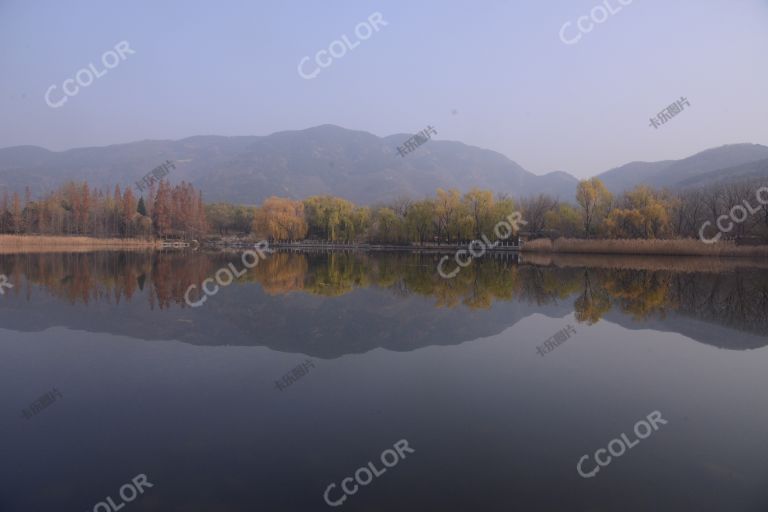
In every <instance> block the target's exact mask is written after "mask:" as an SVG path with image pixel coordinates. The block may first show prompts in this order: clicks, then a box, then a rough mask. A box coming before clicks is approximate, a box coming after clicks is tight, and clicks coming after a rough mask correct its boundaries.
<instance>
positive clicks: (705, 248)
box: [0, 235, 768, 258]
mask: <svg viewBox="0 0 768 512" xmlns="http://www.w3.org/2000/svg"><path fill="white" fill-rule="evenodd" d="M250 245H251V242H246V241H242V242H235V243H225V244H216V243H214V244H211V243H209V242H208V243H207V242H206V241H203V243H202V244H201V245H200V247H202V248H214V249H221V248H231V249H238V248H240V247H249V246H250ZM167 247H169V246H167ZM163 248H165V247H164V241H163V240H161V239H157V240H147V239H140V238H93V237H87V236H38V235H0V254H7V253H18V252H57V251H64V252H68V251H77V252H86V251H96V250H152V249H154V250H156V249H163ZM174 248H176V247H174ZM178 248H181V249H184V248H188V247H178ZM270 248H272V249H276V250H281V251H296V252H315V251H317V252H326V251H362V252H414V253H432V254H452V253H455V252H456V251H460V250H467V248H468V244H442V245H437V244H431V243H430V244H425V245H415V244H414V245H395V244H376V243H347V242H338V243H318V242H274V243H272V244H270ZM485 250H486V252H487V253H488V254H496V255H499V254H501V255H536V256H557V255H571V256H579V255H583V256H590V255H592V256H617V255H623V256H642V257H646V256H652V257H672V258H678V257H684V258H691V257H707V258H768V245H749V246H739V245H736V244H735V243H733V242H728V241H723V242H717V243H716V244H705V243H703V242H701V241H699V240H693V239H673V240H663V239H653V240H645V239H566V238H558V239H556V240H554V242H553V241H551V240H550V239H548V238H540V239H537V240H533V241H531V242H525V243H523V244H522V245H516V244H512V243H504V244H503V245H498V246H496V247H493V248H488V247H486V248H485Z"/></svg>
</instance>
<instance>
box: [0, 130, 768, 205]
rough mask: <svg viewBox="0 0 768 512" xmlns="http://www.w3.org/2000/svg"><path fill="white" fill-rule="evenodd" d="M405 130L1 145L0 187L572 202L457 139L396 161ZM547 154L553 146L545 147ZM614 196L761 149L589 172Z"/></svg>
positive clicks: (734, 170)
mask: <svg viewBox="0 0 768 512" xmlns="http://www.w3.org/2000/svg"><path fill="white" fill-rule="evenodd" d="M410 136H411V135H410V134H395V135H390V136H387V137H377V136H375V135H373V134H370V133H367V132H363V131H354V130H347V129H345V128H341V127H338V126H333V125H323V126H317V127H314V128H309V129H306V130H299V131H285V132H278V133H274V134H272V135H267V136H239V137H224V136H213V135H211V136H196V137H189V138H186V139H182V140H178V141H156V140H146V141H139V142H132V143H127V144H116V145H112V146H104V147H89V148H77V149H70V150H67V151H60V152H53V151H49V150H47V149H44V148H41V147H37V146H15V147H10V148H4V149H0V191H2V190H8V191H10V192H13V191H16V192H19V193H22V192H23V191H24V189H25V187H26V186H29V187H30V189H31V192H32V194H33V197H36V196H37V195H38V194H41V193H44V192H46V191H49V190H52V189H54V188H55V187H57V186H58V185H60V184H62V183H65V182H67V181H70V180H75V181H82V180H87V181H88V182H89V183H90V184H91V185H92V186H95V187H107V186H114V185H118V184H119V185H120V186H121V187H122V188H125V187H128V186H133V184H134V182H136V181H138V180H140V179H141V177H142V176H144V175H145V174H146V173H148V172H149V171H150V170H152V169H153V168H155V167H156V166H158V165H159V164H160V163H162V162H163V161H164V160H172V161H174V162H176V169H173V170H171V174H170V176H169V179H170V181H171V182H174V183H175V182H179V181H181V180H185V181H188V182H191V183H192V184H193V185H195V187H197V188H199V189H201V190H202V191H203V194H204V196H205V199H206V201H208V202H212V201H226V202H232V203H241V204H257V203H260V202H261V201H262V200H263V199H264V198H266V197H269V196H272V195H278V196H286V197H292V198H305V197H308V196H311V195H316V194H332V195H336V196H341V197H344V198H347V199H350V200H352V201H354V202H356V203H359V204H373V203H376V202H381V201H387V200H391V199H394V198H397V197H400V196H409V197H414V198H419V197H423V196H425V195H432V194H434V191H435V190H436V189H437V188H438V187H442V188H457V189H459V190H461V191H466V190H469V189H470V188H472V187H479V188H485V189H492V190H494V191H497V192H504V193H507V194H509V195H510V196H512V197H521V196H528V195H535V194H539V193H545V194H551V195H553V196H557V197H559V198H560V199H562V200H567V201H573V198H574V193H575V190H576V184H577V182H578V180H577V179H576V178H575V177H573V176H571V175H570V174H568V173H566V172H560V171H556V172H551V173H548V174H545V175H536V174H533V173H531V172H529V171H527V170H525V169H524V168H523V167H521V166H520V165H518V164H517V163H516V162H514V161H513V160H510V159H509V158H507V157H506V156H504V155H502V154H500V153H497V152H495V151H491V150H488V149H482V148H478V147H474V146H468V145H466V144H463V143H461V142H455V141H443V140H430V141H428V142H427V143H424V144H422V145H421V146H419V147H418V148H417V149H416V150H415V151H413V152H411V153H408V154H407V155H406V156H405V157H401V156H400V155H399V154H398V152H397V147H398V146H400V145H402V144H403V142H404V141H405V140H407V139H408V138H409V137H410ZM553 150H554V149H553ZM597 175H598V177H600V178H601V179H602V180H603V181H604V182H605V183H606V186H608V188H609V189H610V190H611V191H613V192H621V191H622V190H624V189H628V188H631V187H633V186H635V185H637V184H641V183H643V184H648V185H651V186H654V187H669V188H678V187H696V186H702V185H707V184H710V183H714V182H720V181H723V180H729V179H740V178H755V177H766V176H768V147H766V146H762V145H758V144H734V145H727V146H722V147H719V148H713V149H709V150H706V151H703V152H701V153H698V154H696V155H693V156H690V157H688V158H685V159H682V160H668V161H662V162H632V163H628V164H626V165H623V166H621V167H617V168H615V169H611V170H609V171H606V172H604V173H600V174H597Z"/></svg>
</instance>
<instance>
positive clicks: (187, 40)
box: [0, 0, 768, 177]
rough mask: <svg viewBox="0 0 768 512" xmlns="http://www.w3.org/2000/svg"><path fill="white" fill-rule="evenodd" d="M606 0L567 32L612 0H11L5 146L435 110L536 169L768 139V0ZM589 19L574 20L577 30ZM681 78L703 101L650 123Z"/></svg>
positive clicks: (587, 171)
mask: <svg viewBox="0 0 768 512" xmlns="http://www.w3.org/2000/svg"><path fill="white" fill-rule="evenodd" d="M623 1H624V2H627V1H628V0H623ZM606 2H608V4H609V5H610V6H611V8H612V9H613V10H616V9H618V8H621V10H620V11H619V12H617V13H616V14H613V15H609V16H608V19H607V20H606V21H605V22H604V23H602V24H599V25H596V26H595V27H594V29H593V30H592V31H591V32H589V33H586V34H583V36H582V38H581V40H580V41H578V43H576V44H573V45H566V44H564V43H563V42H562V41H561V39H560V35H559V33H560V30H561V27H562V26H563V24H564V23H565V22H567V21H569V20H573V21H574V22H575V21H576V20H577V18H578V17H579V16H582V15H588V14H589V13H590V10H591V9H592V8H593V7H594V6H596V5H599V4H600V2H599V1H598V0H526V1H523V0H485V1H478V0H474V1H471V2H470V1H468V0H467V1H461V2H460V1H454V0H450V1H436V0H435V1H420V2H413V1H405V0H388V1H379V2H365V1H361V0H349V1H337V0H333V1H325V2H318V1H310V0H306V1H301V2H300V1H286V0H274V1H262V0H258V1H242V2H241V1H225V0H222V1H210V2H193V1H183V2H182V1H178V2H175V1H157V0H154V1H147V2H144V1H131V2H111V1H104V0H100V1H66V2H62V1H35V2H31V1H29V0H12V1H9V0H0V119H2V122H1V123H0V147H6V146H14V145H21V144H33V145H39V146H43V147H46V148H49V149H54V150H60V149H67V148H71V147H81V146H96V145H107V144H115V143H123V142H131V141H136V140H143V139H180V138H183V137H188V136H192V135H208V134H216V135H266V134H269V133H273V132H275V131H281V130H293V129H303V128H307V127H310V126H315V125H319V124H326V123H331V124H336V125H340V126H343V127H346V128H351V129H359V130H365V131H369V132H371V133H374V134H376V135H380V136H385V135H390V134H393V133H402V132H410V133H415V132H417V131H419V130H422V129H423V128H425V127H426V126H427V125H432V126H434V127H435V128H436V129H437V132H438V135H437V136H436V138H437V139H448V140H459V141H462V142H465V143H467V144H472V145H477V146H480V147H484V148H489V149H493V150H496V151H499V152H501V153H503V154H505V155H507V156H508V157H510V158H512V159H513V160H515V161H516V162H518V163H519V164H520V165H522V166H523V167H525V168H526V169H528V170H530V171H532V172H535V173H537V174H541V173H544V172H548V171H552V170H564V171H568V172H571V173H573V174H575V175H576V176H579V177H584V176H589V175H593V174H596V173H598V172H602V171H604V170H607V169H609V168H611V167H614V166H616V165H620V164H623V163H626V162H629V161H633V160H662V159H668V158H681V157H685V156H688V155H690V154H693V153H695V152H698V151H700V150H703V149H706V148H709V147H713V146H719V145H722V144H729V143H737V142H754V143H761V144H768V123H766V121H767V120H768V101H767V100H766V92H767V91H768V65H766V62H768V61H767V60H766V55H768V52H767V50H768V0H673V1H670V0H634V2H631V4H630V5H628V6H624V7H622V6H621V3H620V1H619V0H606ZM377 11H378V12H380V13H381V14H382V17H383V19H384V20H385V21H386V22H387V25H386V26H384V27H380V31H378V32H375V33H374V34H373V35H372V36H371V37H370V38H369V39H367V40H364V41H359V42H360V44H359V46H357V47H356V48H355V49H354V50H352V51H348V52H347V54H346V55H344V56H343V57H340V58H338V59H334V60H333V62H332V64H331V65H330V66H328V67H327V68H325V69H322V70H321V72H320V73H319V74H318V75H317V76H316V77H315V78H314V79H312V80H305V79H302V78H301V77H300V76H299V74H298V71H297V66H298V64H299V61H300V60H301V58H302V57H304V56H310V57H311V58H312V60H314V55H315V54H316V53H317V52H318V51H319V50H323V49H327V48H328V46H329V45H330V43H331V42H332V41H334V40H336V39H339V38H340V36H342V35H347V36H348V39H349V40H350V41H351V42H352V44H354V43H355V42H357V41H358V39H357V37H356V36H355V26H356V25H357V24H358V23H360V22H362V21H365V19H366V18H367V17H368V16H369V15H370V14H372V13H374V12H377ZM597 17H598V18H599V17H601V14H600V13H599V12H597ZM578 34H579V31H578V29H577V28H575V23H574V25H572V26H569V27H568V29H567V30H566V32H565V37H567V38H574V37H577V35H578ZM120 41H128V43H129V45H130V48H131V49H133V50H134V51H135V53H134V54H132V55H126V59H125V60H123V61H121V62H120V63H119V64H118V65H117V66H116V67H114V68H113V69H110V70H108V72H107V73H106V74H104V75H103V76H101V77H100V78H97V79H95V80H94V81H93V83H92V84H90V86H88V87H82V88H80V90H79V91H78V93H77V94H76V95H74V96H72V97H69V99H68V100H67V103H65V104H64V105H62V106H61V107H60V108H50V107H49V106H48V105H47V104H46V101H45V99H44V95H45V92H46V90H47V89H48V88H49V86H51V85H56V86H57V89H55V91H54V93H53V94H52V97H53V99H54V101H58V100H59V99H60V98H63V97H64V96H63V94H62V92H61V87H62V83H63V82H64V80H66V79H69V78H73V77H74V76H75V74H76V73H77V71H78V70H80V69H82V68H84V67H87V66H88V64H89V63H92V62H93V63H94V65H95V68H96V69H97V71H99V72H100V73H101V72H103V70H104V69H105V68H104V65H103V64H102V62H101V58H102V54H104V53H105V52H106V51H108V50H110V49H111V48H113V47H114V45H115V44H116V43H118V42H120ZM337 52H338V47H337ZM305 66H306V67H305V69H306V70H307V72H311V71H314V70H315V69H317V65H316V64H314V63H312V62H307V63H306V64H305ZM85 79H86V78H85V75H83V80H85ZM681 96H685V97H686V98H687V99H688V100H689V102H690V104H691V106H690V107H688V108H686V110H685V111H684V112H682V113H681V114H679V115H678V116H677V117H675V118H673V119H672V120H671V121H669V122H668V123H667V124H665V125H663V126H661V127H660V128H659V129H656V130H655V129H653V128H651V127H650V126H649V124H650V120H649V118H650V117H652V116H654V115H656V114H657V113H658V112H659V111H661V110H662V109H664V108H665V107H667V106H668V105H669V104H671V103H673V102H674V101H675V100H678V99H679V98H680V97H681ZM454 111H455V112H454Z"/></svg>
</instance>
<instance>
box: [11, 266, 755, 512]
mask: <svg viewBox="0 0 768 512" xmlns="http://www.w3.org/2000/svg"><path fill="white" fill-rule="evenodd" d="M437 260H438V257H437V256H432V255H413V254H352V253H346V254H342V253H335V254H295V253H276V254H272V255H270V256H269V257H268V259H267V260H266V261H262V262H261V263H260V264H259V265H258V266H257V267H256V268H254V269H252V270H250V271H248V272H247V273H246V274H245V275H243V276H242V277H241V278H240V279H238V280H236V281H235V282H234V283H233V284H232V285H231V286H227V287H223V288H221V289H220V290H219V292H218V293H217V294H216V295H214V296H211V297H209V298H208V300H207V302H205V304H203V305H202V307H197V308H191V307H189V306H187V305H186V304H185V301H184V298H183V296H184V293H185V291H186V290H187V289H188V287H189V286H190V285H191V284H198V285H199V284H200V283H201V282H202V281H203V280H204V279H205V278H207V277H209V276H212V275H214V273H215V272H216V271H217V270H218V269H220V268H222V267H225V266H226V265H227V264H228V263H233V265H234V266H235V267H236V268H242V265H241V263H239V261H240V259H239V255H238V254H237V253H216V254H205V253H196V252H177V253H143V252H124V253H118V252H102V253H82V254H28V255H13V254H10V255H8V254H6V255H0V273H2V274H6V275H7V276H8V277H9V280H10V282H11V283H13V284H14V288H13V289H11V290H8V289H5V290H4V291H5V293H4V295H2V296H0V375H1V376H2V383H3V386H1V387H0V429H1V430H2V434H3V435H2V440H3V442H2V444H0V458H1V460H2V464H0V482H1V483H0V511H2V512H46V511H73V512H84V511H87V510H94V507H95V506H97V504H98V503H99V502H102V501H104V500H105V498H106V497H108V496H110V497H112V498H113V501H114V502H115V503H116V505H117V507H120V505H121V500H120V499H119V497H118V489H120V487H121V486H122V485H124V484H125V483H127V482H129V481H130V480H131V478H133V477H134V476H136V475H138V474H145V475H147V479H148V481H149V482H151V483H152V484H153V487H152V488H145V489H144V490H145V493H144V494H143V495H141V496H139V497H138V498H137V499H135V500H133V501H132V502H130V503H127V504H124V508H122V510H123V512H134V511H135V512H139V511H163V512H166V511H184V512H197V511H217V512H235V511H248V512H253V511H255V510H263V511H275V512H282V511H286V512H287V511H322V510H332V509H334V508H332V507H331V506H329V505H328V504H327V503H326V502H325V500H324V498H323V494H324V492H325V491H326V489H327V488H328V486H329V485H330V484H333V483H335V484H336V487H335V488H333V490H332V492H331V493H330V496H331V497H332V499H333V500H338V499H340V498H341V497H342V496H344V493H343V491H341V490H340V489H341V487H340V485H341V482H342V481H343V480H344V479H345V478H347V477H352V476H354V474H355V471H356V470H357V469H358V468H361V467H364V466H366V465H367V463H368V462H369V461H374V462H375V466H376V467H379V468H381V467H383V466H382V463H381V462H380V460H381V459H380V456H381V454H382V452H384V451H385V450H386V449H388V448H392V447H393V445H394V444H395V443H396V442H398V441H400V440H406V441H407V442H408V446H409V447H410V448H412V450H413V452H412V453H406V454H405V458H401V459H400V460H399V462H398V463H397V464H396V465H395V466H393V467H391V468H389V469H387V470H386V472H384V473H382V474H381V475H380V476H379V477H374V478H373V481H372V482H371V483H370V484H369V485H367V486H361V487H360V488H359V489H358V490H357V491H356V492H355V494H354V495H350V496H348V497H347V499H346V500H345V501H344V502H343V504H341V505H340V506H339V507H336V508H335V510H346V511H395V510H396V511H411V510H412V511H427V510H440V511H474V510H483V511H510V510H520V511H526V512H530V511H539V510H540V511H560V510H562V511H687V510H691V511H693V510H695V511H709V510H712V511H729V512H737V511H755V512H757V511H765V510H768V485H767V484H768V457H766V453H768V394H766V391H765V390H766V389H768V350H767V349H766V345H767V344H768V337H766V335H768V315H767V314H766V313H768V270H766V265H764V264H762V263H760V262H757V263H754V264H752V263H748V262H738V263H727V262H718V261H710V260H673V261H660V260H658V259H650V258H645V259H643V258H634V259H632V258H629V259H627V258H559V259H554V260H551V259H547V258H540V257H539V258H532V259H531V258H524V259H523V261H514V260H512V259H486V260H476V261H474V262H473V263H472V265H471V266H469V267H467V268H465V269H463V270H462V271H461V272H460V273H459V275H457V276H456V278H454V279H451V280H444V279H442V278H440V277H439V276H438V275H437V272H436V271H435V265H436V263H437ZM563 331H564V332H566V333H567V339H564V341H562V340H563V335H561V334H558V333H559V332H563ZM554 336H558V339H559V340H561V342H560V343H559V344H558V343H553V342H552V341H550V342H549V343H547V340H549V339H551V338H552V337H554ZM302 364H304V367H303V369H302V370H296V375H295V376H291V377H290V378H287V377H286V378H285V379H284V376H286V375H287V374H288V375H292V374H293V372H294V370H295V369H296V368H297V367H298V368H302V366H301V365H302ZM54 389H55V390H56V396H55V400H53V401H51V403H48V404H47V405H46V406H45V407H44V408H40V406H39V402H38V406H37V408H36V409H35V413H34V414H30V411H31V408H32V407H33V405H32V404H33V403H35V402H36V401H37V400H39V399H40V397H41V396H42V395H45V394H46V393H48V392H50V391H51V390H54ZM654 411H659V413H660V414H661V416H662V418H663V419H664V420H665V421H666V424H663V425H657V427H658V430H656V431H654V432H653V433H652V434H651V435H650V436H648V437H647V438H645V439H643V440H640V441H639V442H638V443H637V444H636V445H633V446H632V448H631V449H629V450H627V451H626V452H625V453H624V454H622V455H621V456H618V457H613V458H612V460H611V462H610V463H609V464H607V465H605V466H603V467H602V468H601V469H600V471H599V472H598V473H597V474H595V475H594V476H593V477H591V478H583V477H582V476H580V475H579V473H578V472H577V463H578V462H579V461H580V459H582V457H583V456H584V455H588V456H589V457H588V459H585V462H584V465H583V468H584V471H587V472H588V471H592V469H593V468H595V467H599V466H597V465H596V463H595V461H594V454H595V452H596V450H599V449H601V448H606V447H607V446H608V444H609V443H610V442H611V441H612V440H613V439H616V438H620V436H621V434H622V433H626V434H628V435H629V437H630V438H633V439H635V441H636V438H635V434H634V433H633V428H634V426H635V424H636V423H637V422H638V421H639V420H642V419H643V418H645V417H647V416H648V415H649V414H650V413H652V412H654ZM630 441H632V439H630ZM617 446H618V445H615V446H614V448H617ZM617 450H618V448H617ZM603 453H605V452H603ZM379 470H380V469H379ZM96 510H97V511H98V510H101V508H97V509H96ZM105 510H106V509H105Z"/></svg>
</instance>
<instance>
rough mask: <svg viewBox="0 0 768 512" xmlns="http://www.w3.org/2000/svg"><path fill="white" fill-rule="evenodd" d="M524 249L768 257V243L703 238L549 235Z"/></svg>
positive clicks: (533, 251)
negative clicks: (552, 237) (744, 243)
mask: <svg viewBox="0 0 768 512" xmlns="http://www.w3.org/2000/svg"><path fill="white" fill-rule="evenodd" d="M522 250H523V252H532V253H536V252H540V253H559V254H631V255H643V256H714V257H716V258H729V257H749V258H765V257H768V245H758V246H737V245H736V244H735V243H733V242H718V243H715V244H705V243H704V242H702V241H700V240H693V239H690V238H689V239H684V240H636V239H632V240H622V239H619V240H607V239H595V240H582V239H576V238H558V239H557V240H555V241H554V242H552V241H551V240H549V239H548V238H540V239H538V240H532V241H530V242H528V243H526V244H524V245H523V248H522Z"/></svg>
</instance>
